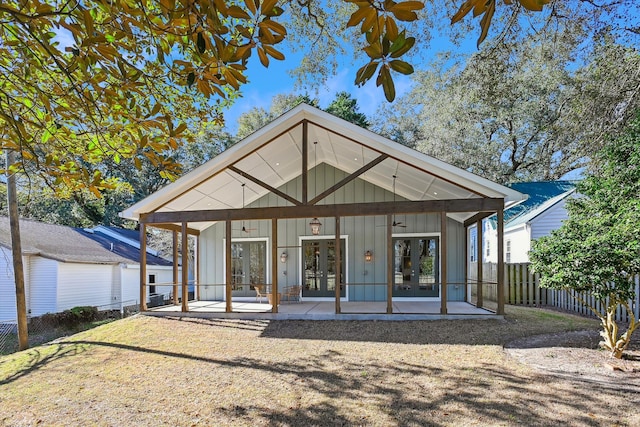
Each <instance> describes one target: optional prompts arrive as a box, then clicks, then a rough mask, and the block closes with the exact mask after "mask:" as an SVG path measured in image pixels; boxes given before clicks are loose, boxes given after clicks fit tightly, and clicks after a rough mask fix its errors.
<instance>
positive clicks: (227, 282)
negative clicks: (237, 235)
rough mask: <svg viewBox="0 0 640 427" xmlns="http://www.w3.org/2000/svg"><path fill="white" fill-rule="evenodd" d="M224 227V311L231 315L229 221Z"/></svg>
mask: <svg viewBox="0 0 640 427" xmlns="http://www.w3.org/2000/svg"><path fill="white" fill-rule="evenodd" d="M225 226H226V227H225V236H226V240H225V251H224V252H225V253H224V262H225V276H226V277H225V301H226V304H225V311H226V312H227V313H231V312H232V311H233V307H232V305H231V221H226V222H225Z"/></svg>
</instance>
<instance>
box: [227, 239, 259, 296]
mask: <svg viewBox="0 0 640 427" xmlns="http://www.w3.org/2000/svg"><path fill="white" fill-rule="evenodd" d="M266 262H267V243H266V242H265V241H246V242H231V290H232V293H231V296H233V297H249V296H255V295H256V293H255V290H254V288H253V286H252V285H254V284H264V283H266V277H267V276H266V269H265V266H266Z"/></svg>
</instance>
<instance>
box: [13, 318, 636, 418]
mask: <svg viewBox="0 0 640 427" xmlns="http://www.w3.org/2000/svg"><path fill="white" fill-rule="evenodd" d="M597 328H598V324H597V322H595V321H593V320H589V319H584V318H580V317H576V316H571V315H565V314H559V313H551V312H546V311H541V310H538V309H526V308H514V307H508V312H507V317H506V320H504V321H496V320H484V321H480V320H467V321H433V322H428V321H417V322H382V321H370V322H351V321H344V322H341V321H335V322H311V321H273V322H267V321H240V320H219V319H217V320H216V319H209V320H205V319H192V318H179V317H175V318H154V317H147V316H136V317H133V318H129V319H124V320H119V321H115V322H112V323H109V324H106V325H103V326H100V327H97V328H95V329H91V330H88V331H85V332H81V333H79V334H77V335H74V336H72V337H69V338H66V339H63V340H60V341H58V342H55V343H52V344H50V345H46V346H41V347H37V348H33V349H31V350H28V351H24V352H20V353H16V354H13V355H9V356H4V357H1V358H0V424H3V425H36V424H42V425H105V426H111V425H154V426H160V425H165V426H178V425H180V426H194V425H252V426H254V425H290V426H301V425H380V426H389V425H403V426H404V425H406V426H410V425H414V426H417V425H511V424H526V425H536V424H538V425H557V424H568V425H599V424H607V425H611V424H613V425H615V424H619V425H626V424H628V425H633V424H634V423H635V422H638V419H637V418H635V419H634V418H632V417H633V416H636V415H634V414H635V413H636V411H637V402H635V403H634V402H633V399H636V400H637V394H635V395H626V394H624V392H620V391H618V390H614V389H607V388H604V389H598V388H597V387H596V388H594V387H595V386H593V385H589V384H585V383H582V382H580V381H579V380H568V379H560V378H556V377H547V376H543V375H541V374H538V373H536V372H534V371H532V370H530V369H529V368H528V367H526V366H524V365H521V364H519V363H518V362H516V361H515V360H514V359H511V358H509V357H508V356H507V355H506V354H505V352H504V351H503V345H504V344H506V343H507V342H509V341H512V340H514V339H517V338H521V337H526V336H530V335H536V334H542V333H553V332H561V331H567V330H577V329H597Z"/></svg>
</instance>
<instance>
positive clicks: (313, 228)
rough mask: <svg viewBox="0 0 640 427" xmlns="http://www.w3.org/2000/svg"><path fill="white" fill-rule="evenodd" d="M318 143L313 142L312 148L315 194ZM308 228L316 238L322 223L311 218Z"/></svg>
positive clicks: (315, 187)
mask: <svg viewBox="0 0 640 427" xmlns="http://www.w3.org/2000/svg"><path fill="white" fill-rule="evenodd" d="M317 144H318V141H314V143H313V146H314V150H313V152H314V158H315V160H314V162H313V163H314V165H313V170H314V171H313V187H314V189H315V190H316V194H317V193H318V188H317V187H318V185H317V182H318V146H317ZM309 226H310V227H311V234H313V235H314V236H317V235H318V234H320V227H322V223H321V222H320V220H319V219H318V217H316V218H313V219H312V220H311V222H310V223H309Z"/></svg>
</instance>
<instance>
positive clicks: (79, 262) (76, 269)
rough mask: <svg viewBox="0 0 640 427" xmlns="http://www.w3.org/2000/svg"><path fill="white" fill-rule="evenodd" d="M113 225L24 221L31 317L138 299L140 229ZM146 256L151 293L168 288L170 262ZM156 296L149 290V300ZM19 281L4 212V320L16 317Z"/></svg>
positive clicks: (0, 311) (0, 266) (0, 229)
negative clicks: (152, 285) (89, 227)
mask: <svg viewBox="0 0 640 427" xmlns="http://www.w3.org/2000/svg"><path fill="white" fill-rule="evenodd" d="M115 230H118V229H114V228H111V227H109V228H108V227H96V228H95V229H93V230H82V229H75V228H71V227H65V226H61V225H53V224H45V223H41V222H37V221H31V220H21V221H20V232H21V241H22V261H23V264H24V274H25V292H26V298H27V312H28V315H29V316H34V317H35V316H40V315H42V314H45V313H56V312H61V311H64V310H66V309H69V308H72V307H76V306H87V305H88V306H102V307H104V308H107V306H109V307H110V308H113V309H119V308H121V307H122V305H135V304H137V303H138V299H139V295H140V291H139V290H140V288H139V281H140V278H139V274H140V266H139V257H140V254H139V248H140V245H139V242H138V241H137V239H135V238H133V239H130V241H126V240H127V239H126V238H125V237H126V236H127V235H128V237H129V238H131V237H133V236H135V235H136V234H137V233H136V232H133V231H132V232H131V234H128V233H127V230H122V231H119V232H116V231H115ZM150 252H151V253H148V255H147V265H148V267H147V274H148V276H149V278H148V279H149V282H150V283H158V284H159V285H158V287H157V289H150V292H149V294H154V293H157V294H161V293H165V292H166V293H168V292H170V290H171V286H160V284H161V283H171V282H172V281H173V267H172V264H171V262H169V261H167V260H165V259H163V258H160V257H157V256H156V254H154V253H152V251H150ZM151 298H153V295H149V299H148V300H150V299H151ZM16 317H17V316H16V299H15V282H14V272H13V257H12V254H11V238H10V233H9V221H8V218H6V217H0V322H1V321H9V322H11V321H14V320H15V319H16Z"/></svg>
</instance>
